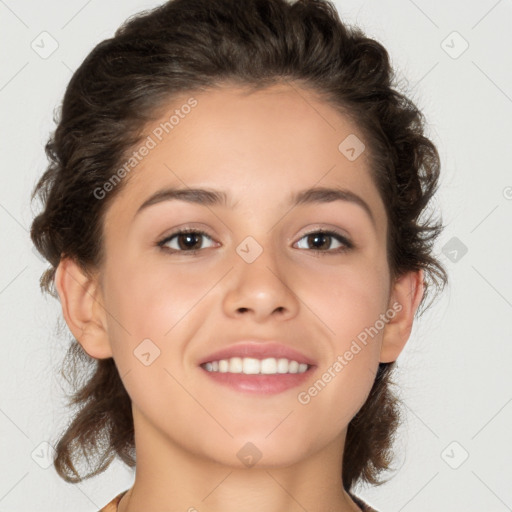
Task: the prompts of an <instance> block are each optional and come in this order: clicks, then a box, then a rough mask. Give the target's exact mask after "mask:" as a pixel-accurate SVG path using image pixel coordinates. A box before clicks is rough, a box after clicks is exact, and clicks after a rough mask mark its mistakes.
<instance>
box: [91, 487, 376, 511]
mask: <svg viewBox="0 0 512 512" xmlns="http://www.w3.org/2000/svg"><path fill="white" fill-rule="evenodd" d="M127 492H128V489H126V491H123V492H122V493H120V494H118V495H117V496H116V497H115V498H114V499H113V500H112V501H111V502H110V503H108V504H107V505H105V506H104V507H103V508H102V509H101V510H100V511H99V512H117V506H118V505H119V502H120V501H121V498H122V497H123V496H124V495H125V494H126V493H127ZM349 494H350V497H351V498H352V499H353V500H354V501H355V503H356V504H357V505H358V506H359V507H360V508H361V511H362V512H377V511H376V510H375V509H374V508H372V507H370V505H368V504H367V503H365V502H364V501H363V500H361V498H358V497H357V496H354V495H353V494H352V493H349Z"/></svg>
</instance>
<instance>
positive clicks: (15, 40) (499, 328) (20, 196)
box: [0, 0, 512, 512]
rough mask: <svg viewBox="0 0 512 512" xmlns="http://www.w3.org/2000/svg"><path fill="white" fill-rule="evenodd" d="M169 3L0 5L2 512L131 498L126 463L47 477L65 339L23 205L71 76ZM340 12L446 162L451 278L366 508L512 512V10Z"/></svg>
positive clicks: (409, 360)
mask: <svg viewBox="0 0 512 512" xmlns="http://www.w3.org/2000/svg"><path fill="white" fill-rule="evenodd" d="M160 3H161V2H156V1H150V0H147V1H142V0H125V1H124V2H114V0H102V1H99V0H89V1H86V0H68V1H66V2H64V1H60V2H59V1H56V0H48V1H46V2H36V1H35V0H27V1H25V2H15V1H14V0H0V20H1V28H2V30H0V48H1V66H0V105H1V113H2V115H1V123H0V124H1V126H0V129H1V134H0V140H1V148H2V152H1V156H2V158H1V165H0V172H1V186H0V229H1V262H2V264H1V266H0V326H1V327H0V328H1V347H2V354H3V356H2V357H1V358H0V365H1V372H0V379H1V384H0V389H1V397H0V443H1V445H0V453H1V465H0V512H35V511H38V512H60V511H62V512H64V511H70V510H73V511H76V512H88V511H90V512H95V511H97V510H98V509H99V508H100V507H102V506H104V505H105V504H106V503H107V502H108V501H110V500H111V499H112V498H113V497H114V496H115V495H116V494H117V493H118V492H120V491H122V490H124V489H127V488H128V487H129V486H130V485H131V483H132V481H133V473H132V471H131V470H128V469H127V468H125V467H124V466H123V465H122V464H121V463H119V462H115V463H114V464H112V466H111V467H110V468H109V469H108V470H107V471H106V472H105V473H103V474H101V475H99V476H98V477H96V478H94V479H90V480H87V481H85V482H83V483H81V484H78V485H73V484H68V483H66V482H64V481H63V480H61V479H60V478H59V477H58V476H57V474H56V472H55V471H54V469H53V467H52V466H51V465H49V460H50V459H49V454H50V453H51V449H50V448H49V444H50V445H51V444H52V443H54V442H55V440H56V438H57V435H58V433H59V431H60V429H61V428H63V427H64V425H65V424H66V422H67V421H68V420H69V411H67V410H66V408H65V401H64V394H63V391H62V388H61V383H60V381H59V378H58V374H57V372H58V369H59V367H60V363H61V360H62V357H63V355H64V353H65V349H66V347H67V346H68V343H69V335H70V334H69V332H68V331H67V330H66V329H67V328H66V329H62V321H60V324H59V318H60V317H61V309H60V304H59V303H58V301H57V300H55V299H53V298H52V297H50V296H43V295H42V293H41V292H40V290H39V277H40V275H41V273H42V272H43V270H44V269H45V268H46V267H47V262H45V261H42V260H41V259H40V258H39V257H38V255H36V254H35V253H34V251H33V246H32V244H31V241H30V238H29V228H30V224H31V222H32V218H33V216H34V215H35V213H37V206H38V203H37V202H34V203H33V205H32V206H31V204H30V199H29V196H30V192H31V191H32V189H33V186H34V184H35V182H36V180H37V178H38V177H39V176H40V175H41V174H42V172H43V171H44V169H45V166H46V157H45V155H44V151H43V147H44V144H45V143H46V140H47V138H48V135H49V132H50V131H51V130H53V128H54V123H53V111H54V109H55V108H57V107H58V106H59V103H60V101H61V99H62V95H63V93H64V90H65V87H66V85H67V83H68V81H69V79H70V78H71V75H72V73H73V71H74V70H75V69H76V68H77V67H78V66H79V65H80V63H81V62H82V61H83V59H84V58H85V57H86V55H87V54H88V53H89V52H90V51H91V49H92V48H93V47H94V46H95V45H96V44H97V43H99V42H100V41H101V40H103V39H105V38H107V37H110V36H112V35H113V33H114V31H115V29H116V28H117V27H118V26H119V25H120V24H121V23H122V22H123V21H124V20H125V19H126V18H127V17H128V16H130V15H133V14H135V13H137V12H139V11H141V10H143V9H147V8H151V7H155V6H156V5H159V4H160ZM336 6H337V8H338V10H339V12H340V15H341V17H342V19H344V20H345V21H346V22H348V23H349V24H355V25H358V26H360V27H362V28H363V29H364V30H365V32H366V33H367V34H368V35H369V36H370V37H373V38H375V39H377V40H378V41H380V42H381V43H382V44H383V45H384V46H385V47H386V48H387V49H388V51H389V53H390V56H391V59H392V63H393V65H394V66H395V68H396V69H397V73H398V75H399V76H402V77H403V79H402V82H403V85H404V86H406V87H407V88H408V94H409V96H410V97H411V98H412V99H413V100H414V101H415V103H416V104H417V105H418V106H419V107H420V108H421V110H422V111H423V112H424V114H425V116H426V119H427V122H428V135H429V136H430V137H431V138H432V139H433V140H434V142H435V143H436V145H437V147H438V149H439V152H440V155H441V159H442V180H441V184H440V192H439V194H438V196H437V202H436V207H438V208H439V209H440V211H441V212H442V218H443V221H444V223H445V225H446V229H445V231H444V233H443V235H442V237H441V238H440V240H439V243H438V244H437V245H436V248H435V250H436V254H437V255H439V256H440V257H441V258H442V260H443V262H444V263H445V265H446V268H447V270H448V272H449V277H450V284H449V286H448V287H447V288H446V290H445V292H444V294H443V295H442V296H440V297H439V299H438V301H437V302H436V304H435V305H434V306H433V307H432V308H431V309H430V310H429V311H427V313H425V315H423V317H421V318H420V319H419V321H418V322H417V323H416V325H415V327H414V330H413V333H412V336H411V338H410V340H409V342H408V344H407V347H406V349H405V351H404V352H403V353H402V354H401V355H400V357H399V359H398V366H399V373H398V375H397V378H398V383H399V385H400V389H401V397H402V399H403V401H404V404H405V406H404V411H405V414H406V421H405V422H404V424H403V425H402V427H401V428H400V430H399V436H398V440H397V445H396V450H397V458H396V467H397V470H396V471H395V472H394V473H393V474H390V475H389V477H390V480H389V481H388V482H387V483H386V484H384V485H382V486H380V487H376V488H371V487H359V488H358V489H356V492H357V493H358V494H359V495H361V496H362V497H363V498H364V499H366V500H367V501H368V502H369V503H370V504H372V505H373V506H374V507H376V508H377V509H378V510H379V511H381V512H394V511H396V512H398V511H404V512H432V511H436V512H444V511H446V512H448V511H449V512H473V511H474V512H477V511H478V512H482V511H485V512H494V511H495V512H502V511H503V512H504V511H506V510H512V486H510V481H511V477H512V470H511V469H510V465H509V461H510V460H511V459H512V444H511V442H510V428H511V422H512V403H511V402H512V385H511V384H512V377H511V371H510V362H511V360H512V322H511V317H512V272H511V270H510V263H511V255H512V243H511V240H510V235H511V233H512V230H511V225H512V172H511V163H510V162H511V161H512V144H511V143H510V136H511V135H512V54H511V52H510V48H511V47H512V31H511V30H510V28H511V25H512V3H511V2H510V1H507V0H502V1H496V0H482V1H478V2H477V1H475V0H473V1H471V2H468V1H463V0H457V1H452V2H445V1H441V0H435V1H433V0H430V1H426V0H415V1H412V0H385V1H382V0H379V1H377V0H370V1H358V0H346V1H338V2H336ZM44 32H45V34H43V33H44ZM43 39H44V44H43V43H41V41H42V40H43ZM52 45H54V46H55V45H58V46H57V47H56V48H55V49H54V51H53V53H52V54H51V55H41V53H42V52H43V50H42V47H43V46H44V48H45V49H46V50H45V51H47V52H50V51H51V50H52V49H53V47H52ZM36 48H37V50H36ZM43 53H44V52H43ZM59 325H60V327H61V330H60V331H59Z"/></svg>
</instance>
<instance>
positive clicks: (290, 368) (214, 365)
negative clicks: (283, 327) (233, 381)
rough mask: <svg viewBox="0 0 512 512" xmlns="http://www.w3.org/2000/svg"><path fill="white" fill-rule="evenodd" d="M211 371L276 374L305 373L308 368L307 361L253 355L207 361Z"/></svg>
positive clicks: (206, 365) (206, 367) (208, 368)
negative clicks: (258, 357)
mask: <svg viewBox="0 0 512 512" xmlns="http://www.w3.org/2000/svg"><path fill="white" fill-rule="evenodd" d="M204 367H205V369H206V370H208V371H209V372H220V373H244V374H246V375H256V374H265V375H274V374H277V373H304V372H305V371H306V370H307V369H308V365H307V364H306V363H298V362H297V361H293V360H290V359H286V358H280V359H276V358H274V357H269V358H267V359H262V360H260V359H255V358H253V357H244V358H241V357H232V358H231V359H221V360H220V361H211V362H209V363H205V365H204Z"/></svg>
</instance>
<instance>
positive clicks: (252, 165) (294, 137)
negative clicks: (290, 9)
mask: <svg viewBox="0 0 512 512" xmlns="http://www.w3.org/2000/svg"><path fill="white" fill-rule="evenodd" d="M191 105H193V106H191ZM142 141H143V144H144V143H145V144H146V145H148V146H151V149H150V150H149V151H148V150H146V151H145V156H144V157H143V158H141V159H140V162H138V163H137V165H136V166H135V167H134V169H133V171H131V173H130V175H129V176H128V178H125V179H127V183H125V184H124V186H123V190H122V192H121V194H120V195H119V196H118V197H117V198H116V201H114V206H113V207H112V215H113V214H114V212H115V210H116V203H117V206H118V207H119V208H122V209H123V211H124V212H125V213H128V212H129V211H130V210H132V214H133V213H134V212H135V211H136V210H137V209H138V207H139V206H140V204H142V202H143V201H144V199H145V198H147V197H148V196H149V195H151V194H152V193H154V192H155V191H157V190H159V189H163V188H169V187H190V188H196V187H199V186H202V187H206V188H215V189H221V190H225V191H226V192H227V194H228V195H229V197H230V199H231V200H232V201H231V203H230V205H231V206H233V205H234V204H235V203H240V202H245V203H251V201H252V206H256V205H258V206H259V207H260V208H261V206H265V205H264V203H262V201H267V203H272V204H273V205H276V206H277V205H283V204H284V203H285V202H288V200H289V198H290V197H291V196H292V195H293V194H294V191H298V190H301V189H304V188H309V187H314V186H324V187H329V186H331V187H332V186H337V187H343V188H345V189H350V190H352V191H353V192H354V193H357V194H358V195H363V196H365V200H366V201H367V202H370V203H373V208H374V209H375V210H376V216H377V217H381V216H382V214H384V207H383V205H382V204H379V203H381V201H380V197H379V195H378V192H377V189H376V187H375V185H374V183H373V179H372V178H371V173H370V162H369V157H368V155H367V151H366V150H365V149H364V147H365V145H364V138H363V135H362V133H361V132H360V130H359V129H358V127H357V126H356V125H355V124H354V123H353V122H352V120H351V119H349V118H348V117H346V116H343V115H342V114H340V113H339V112H338V111H337V110H335V109H334V108H333V107H332V106H331V105H329V104H327V103H325V102H323V101H322V100H320V99H319V97H318V96H317V95H315V94H314V93H313V92H311V91H308V90H305V89H302V88H299V87H298V86H295V85H286V84H279V85H275V86H272V87H268V88H266V89H262V90H258V91H252V92H251V91H249V90H248V89H246V88H242V87H222V88H218V89H212V90H208V91H203V92H199V93H194V94H192V93H191V94H188V95H187V94H185V95H183V96H182V97H181V98H179V99H178V98H175V99H174V100H173V101H172V102H170V103H169V104H168V105H166V106H165V107H164V108H163V109H162V111H161V115H160V117H159V118H158V119H156V120H155V121H152V122H151V123H149V124H148V125H147V126H146V127H145V130H144V134H143V137H142ZM144 141H145V142H144ZM139 148H140V146H139ZM347 149H349V151H350V150H351V149H352V150H353V151H352V153H350V152H349V153H347ZM135 150H137V148H135ZM354 151H355V152H356V158H353V155H354ZM358 153H359V154H358Z"/></svg>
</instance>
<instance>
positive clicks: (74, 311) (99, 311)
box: [55, 258, 112, 359]
mask: <svg viewBox="0 0 512 512" xmlns="http://www.w3.org/2000/svg"><path fill="white" fill-rule="evenodd" d="M55 288H56V289H57V292H58V294H59V298H60V302H61V306H62V313H63V316H64V319H65V321H66V324H67V325H68V327H69V330H70V331H71V333H72V334H73V336H74V337H75V339H76V340H77V341H78V342H79V343H80V345H82V348H83V349H84V350H85V352H87V354H89V355H90V356H91V357H94V358H96V359H105V358H108V357H112V350H111V348H110V343H109V340H108V336H107V330H106V315H105V309H104V307H103V305H102V302H101V297H100V290H99V286H98V283H97V281H96V280H95V279H93V278H91V277H89V276H87V275H86V274H85V273H84V272H83V270H82V269H81V267H80V266H79V265H78V264H77V263H76V262H75V261H74V260H73V259H71V258H63V259H61V261H60V263H59V265H58V267H57V270H56V272H55Z"/></svg>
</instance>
